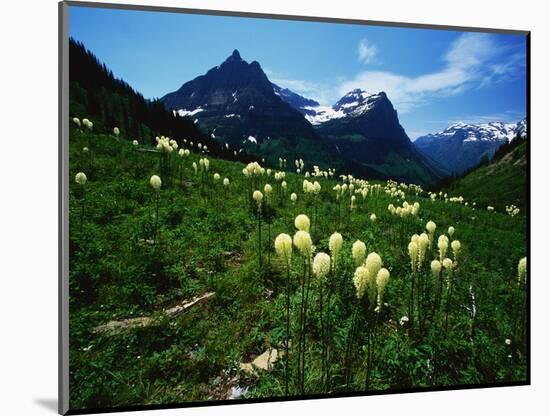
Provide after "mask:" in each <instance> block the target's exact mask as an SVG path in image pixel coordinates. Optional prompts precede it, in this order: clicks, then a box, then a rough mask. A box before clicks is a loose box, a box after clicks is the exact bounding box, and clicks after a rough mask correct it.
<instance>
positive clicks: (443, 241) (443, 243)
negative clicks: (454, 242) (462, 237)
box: [437, 235, 449, 261]
mask: <svg viewBox="0 0 550 416" xmlns="http://www.w3.org/2000/svg"><path fill="white" fill-rule="evenodd" d="M442 237H445V238H442ZM448 247H449V240H448V239H447V236H446V235H440V236H439V240H438V241H437V248H438V249H439V260H440V261H443V259H444V258H445V255H446V254H447V248H448Z"/></svg>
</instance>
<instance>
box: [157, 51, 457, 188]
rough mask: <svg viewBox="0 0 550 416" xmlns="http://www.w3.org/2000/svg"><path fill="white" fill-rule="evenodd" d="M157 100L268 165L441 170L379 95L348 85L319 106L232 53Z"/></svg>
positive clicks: (377, 173) (367, 171) (395, 174)
mask: <svg viewBox="0 0 550 416" xmlns="http://www.w3.org/2000/svg"><path fill="white" fill-rule="evenodd" d="M161 100H162V102H163V103H164V105H165V106H166V107H167V108H169V109H170V110H172V111H173V112H174V113H175V114H178V115H180V116H186V117H191V118H192V119H193V120H194V122H195V123H197V124H198V125H200V126H201V128H203V129H206V130H208V132H209V134H210V135H211V137H212V138H214V139H216V140H217V141H219V142H221V143H222V144H224V145H225V146H227V148H229V149H234V150H239V151H240V150H244V151H246V152H247V153H250V154H255V155H258V156H261V157H264V158H266V159H267V160H268V161H270V162H271V163H274V162H275V163H276V162H277V160H278V158H279V157H283V158H287V159H288V160H293V159H295V158H303V159H304V160H306V161H307V162H309V163H310V164H311V165H313V164H319V165H321V166H327V167H328V166H332V167H344V168H345V169H346V170H347V171H349V172H351V173H354V174H357V175H364V176H367V177H375V178H392V179H397V180H403V181H408V182H415V183H420V184H431V183H433V182H435V181H437V180H439V179H440V178H441V177H442V176H445V175H446V174H447V173H448V172H445V171H444V170H443V169H441V168H439V167H438V166H437V164H435V163H433V162H432V161H431V160H430V159H429V158H427V157H425V156H423V155H422V154H421V153H420V152H418V150H417V149H416V148H415V147H414V145H412V143H411V141H410V140H409V138H408V136H407V134H406V133H405V131H404V130H403V128H402V127H401V125H400V124H399V120H398V117H397V112H396V111H395V109H394V108H393V105H392V104H391V102H390V100H389V99H388V97H387V96H386V94H385V93H384V92H380V93H377V94H369V93H367V92H365V91H362V90H359V89H356V90H353V91H350V92H349V93H348V94H346V95H345V96H343V97H342V98H341V99H340V100H339V101H338V102H337V103H335V104H334V105H333V106H330V107H327V106H321V105H320V104H319V103H318V102H317V101H315V100H312V99H309V98H306V97H303V96H301V95H299V94H296V93H294V92H293V91H291V90H289V89H288V88H282V87H280V86H278V85H277V84H273V83H272V82H271V81H269V79H268V77H267V76H266V74H265V73H264V71H263V70H262V68H261V66H260V64H259V63H258V62H256V61H253V62H250V63H248V62H246V61H244V60H243V59H242V58H241V56H240V54H239V52H238V51H237V50H235V51H234V52H233V54H232V55H231V56H229V57H228V58H227V59H226V60H225V61H224V62H223V63H222V64H221V65H219V66H217V67H214V68H212V69H210V70H209V71H208V72H207V73H206V74H204V75H201V76H199V77H197V78H195V79H193V80H191V81H189V82H186V83H185V84H183V85H182V86H181V87H180V88H179V89H178V90H177V91H174V92H171V93H169V94H166V95H165V96H164V97H163V98H162V99H161Z"/></svg>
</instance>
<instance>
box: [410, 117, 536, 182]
mask: <svg viewBox="0 0 550 416" xmlns="http://www.w3.org/2000/svg"><path fill="white" fill-rule="evenodd" d="M516 136H519V137H526V136H527V125H526V120H525V119H523V120H521V121H519V122H518V123H502V122H493V123H482V124H465V123H456V124H453V125H451V126H449V127H447V128H446V129H445V130H443V131H441V132H439V133H435V134H428V135H426V136H422V137H419V138H418V139H417V140H416V141H415V142H414V144H415V146H416V147H417V148H418V149H419V150H420V151H421V152H422V153H423V154H425V155H426V156H428V157H430V158H432V159H434V160H435V161H437V162H438V163H439V164H441V165H442V166H444V167H445V168H447V169H448V170H450V171H451V172H453V173H455V174H461V173H463V172H465V171H466V170H468V169H470V168H472V167H474V166H476V165H478V164H479V162H480V161H481V159H482V158H483V157H484V155H485V156H487V157H488V158H489V159H491V158H492V157H493V155H494V153H495V152H496V151H497V149H498V148H499V147H500V146H502V145H503V144H504V143H508V142H510V141H511V140H512V139H513V138H515V137H516Z"/></svg>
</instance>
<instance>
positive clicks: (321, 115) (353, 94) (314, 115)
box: [303, 89, 384, 126]
mask: <svg viewBox="0 0 550 416" xmlns="http://www.w3.org/2000/svg"><path fill="white" fill-rule="evenodd" d="M383 94H384V93H383V92H380V93H377V94H372V93H368V92H367V91H364V90H361V89H355V90H353V91H350V92H348V93H347V94H346V95H344V96H343V97H342V98H340V100H338V101H337V102H336V104H334V105H333V106H330V107H329V106H322V105H318V106H306V107H304V108H303V109H304V110H305V111H303V113H304V116H305V118H306V120H307V121H309V122H310V123H311V124H313V125H314V126H318V125H319V124H322V123H326V122H327V121H330V120H334V119H338V118H344V117H358V116H361V115H363V114H365V113H366V112H367V111H369V110H370V109H371V108H373V107H374V105H375V104H376V102H377V101H378V100H379V99H380V98H381V97H382V96H383Z"/></svg>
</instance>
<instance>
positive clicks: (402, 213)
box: [388, 201, 420, 218]
mask: <svg viewBox="0 0 550 416" xmlns="http://www.w3.org/2000/svg"><path fill="white" fill-rule="evenodd" d="M419 210H420V204H419V203H418V202H415V203H414V204H409V203H408V202H407V201H403V203H402V204H401V206H400V207H397V208H396V207H395V206H394V205H393V204H389V205H388V211H389V212H390V214H393V215H397V216H398V217H401V218H406V217H409V216H415V215H418V211H419Z"/></svg>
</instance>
